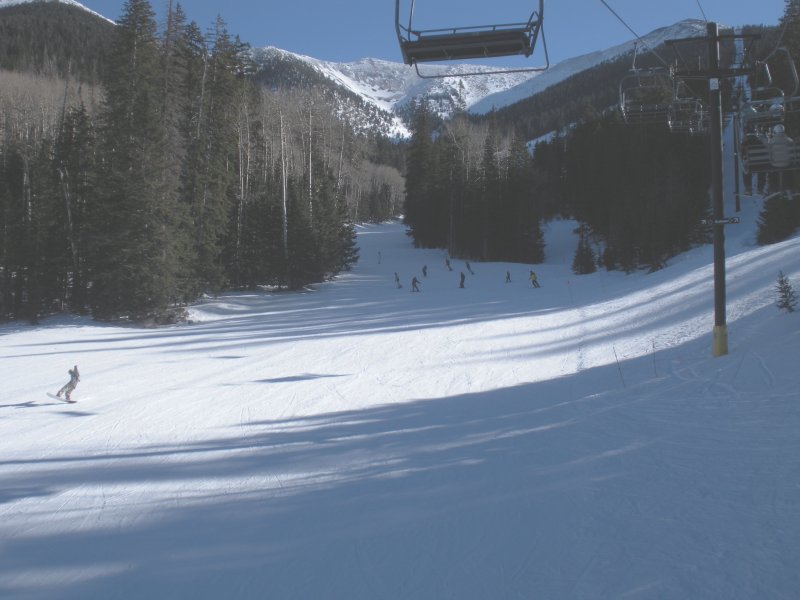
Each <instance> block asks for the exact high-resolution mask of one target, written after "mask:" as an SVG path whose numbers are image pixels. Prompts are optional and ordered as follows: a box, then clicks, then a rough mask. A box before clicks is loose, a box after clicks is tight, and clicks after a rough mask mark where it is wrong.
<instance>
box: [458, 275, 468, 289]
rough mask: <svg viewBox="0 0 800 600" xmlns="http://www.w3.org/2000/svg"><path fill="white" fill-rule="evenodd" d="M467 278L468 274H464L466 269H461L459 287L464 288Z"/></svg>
mask: <svg viewBox="0 0 800 600" xmlns="http://www.w3.org/2000/svg"><path fill="white" fill-rule="evenodd" d="M466 278H467V276H466V275H464V271H461V281H459V282H458V287H460V288H463V287H464V280H465V279H466Z"/></svg>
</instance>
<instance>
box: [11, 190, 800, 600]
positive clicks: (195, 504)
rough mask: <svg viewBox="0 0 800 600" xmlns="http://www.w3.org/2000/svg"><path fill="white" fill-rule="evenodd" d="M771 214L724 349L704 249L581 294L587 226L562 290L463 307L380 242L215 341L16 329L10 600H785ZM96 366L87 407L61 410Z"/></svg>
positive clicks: (463, 293)
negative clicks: (70, 388) (577, 262)
mask: <svg viewBox="0 0 800 600" xmlns="http://www.w3.org/2000/svg"><path fill="white" fill-rule="evenodd" d="M757 208H758V201H757V200H752V201H748V202H747V203H746V206H745V210H744V212H743V213H742V215H741V216H742V224H740V225H737V226H735V227H734V228H731V229H730V230H729V236H728V254H729V261H728V269H729V290H728V291H729V295H728V308H729V321H730V333H731V354H730V355H729V356H726V357H722V358H719V359H712V358H710V339H711V335H710V330H711V325H712V322H713V318H712V317H711V312H712V305H713V301H712V291H711V286H712V283H711V282H712V279H713V275H712V267H711V251H710V249H709V248H706V247H703V248H699V249H697V250H694V251H692V252H690V253H688V254H686V255H683V256H681V257H679V258H678V259H676V260H674V261H673V262H672V263H671V264H670V265H669V266H668V267H667V268H666V269H663V270H662V271H659V272H658V273H655V274H652V275H644V274H641V273H639V274H634V275H631V276H624V275H622V274H620V273H607V272H602V273H595V274H594V275H590V276H586V277H574V276H573V275H572V274H571V272H570V269H569V262H570V260H571V256H572V251H573V249H574V243H575V240H574V238H573V237H572V233H571V227H572V225H571V224H570V223H553V224H551V226H550V229H549V232H548V248H549V249H550V252H549V255H548V256H549V258H548V261H547V263H546V264H545V265H542V266H541V267H540V268H537V271H538V272H539V276H540V277H539V278H540V280H541V281H542V284H543V285H542V288H541V289H538V290H532V289H530V286H529V285H528V284H527V281H526V276H527V268H526V267H524V266H520V265H511V264H503V263H484V264H473V265H472V266H473V268H474V270H475V275H474V276H469V277H468V279H467V286H466V288H465V289H463V290H460V289H458V287H457V279H456V277H457V274H458V270H461V269H464V265H463V263H460V262H459V263H456V262H455V261H454V266H455V267H456V272H455V273H450V272H448V271H447V270H446V269H445V266H444V261H443V255H442V254H441V253H440V252H438V251H425V250H416V249H414V248H413V247H412V246H411V244H410V241H409V240H408V238H407V237H406V236H405V235H404V230H403V228H402V227H401V226H399V225H397V224H384V225H371V226H365V227H362V228H360V233H359V245H360V247H361V256H362V259H361V261H360V262H359V264H358V265H357V266H356V268H355V269H354V270H353V272H352V273H349V274H346V275H344V276H342V277H340V278H338V279H337V280H336V281H332V282H328V283H325V284H322V285H319V286H314V288H313V289H308V290H306V291H305V292H303V293H297V294H270V293H246V294H245V293H242V294H230V295H224V296H221V297H219V298H208V299H207V300H206V301H204V302H203V303H201V304H198V305H195V306H193V307H192V308H191V312H192V314H193V318H194V319H195V323H194V324H192V325H185V326H175V327H167V328H161V329H141V328H134V327H110V326H103V325H98V324H96V323H92V322H91V321H88V320H86V319H83V318H62V319H53V320H49V321H47V322H45V323H43V324H42V325H41V326H38V327H32V326H28V325H18V324H17V325H6V326H3V327H2V328H0V335H2V339H3V344H2V345H0V354H2V364H3V365H4V374H5V378H4V380H5V385H4V386H3V389H2V390H0V454H1V455H2V456H3V459H2V461H0V478H1V479H2V481H3V486H2V490H0V501H1V502H2V516H3V518H2V519H0V536H1V537H2V539H3V544H2V546H0V595H2V596H3V597H8V598H15V599H18V600H26V599H33V598H36V599H37V600H47V599H55V598H59V599H61V600H63V599H71V598H75V599H77V598H80V599H82V600H92V599H98V600H99V599H106V598H111V597H120V598H126V597H150V598H157V597H173V598H194V599H205V598H208V599H214V600H216V599H218V598H223V597H224V598H238V599H248V598H253V599H255V598H264V597H265V596H268V597H275V598H282V599H286V600H291V599H298V600H299V599H304V598H349V599H352V600H357V599H364V600H367V599H373V598H377V597H380V598H397V599H401V598H412V597H413V598H419V599H423V600H424V599H434V598H436V599H439V598H445V597H454V598H459V599H462V600H469V599H476V600H479V599H480V600H483V599H485V598H497V599H506V598H508V599H510V598H520V597H523V598H531V597H535V598H576V599H577V598H592V599H595V600H602V599H612V598H613V599H616V598H624V597H640V598H647V597H658V598H663V599H665V600H684V599H685V598H726V599H727V600H751V599H752V598H788V597H791V596H792V594H793V593H794V591H795V590H797V589H798V587H800V575H799V574H798V570H797V569H796V565H797V563H798V560H800V548H799V547H798V544H797V541H796V540H797V539H798V535H800V518H799V517H798V513H797V510H796V507H797V506H798V502H800V495H799V494H800V490H799V489H798V487H797V485H796V473H797V472H798V468H800V464H799V463H798V456H800V404H798V395H797V389H798V386H799V385H800V379H799V378H798V374H797V370H796V369H795V368H794V364H795V362H796V360H795V353H796V349H797V347H798V342H800V339H799V338H798V335H800V322H798V317H797V315H798V314H800V313H794V314H786V313H781V312H779V311H778V310H777V309H776V308H775V306H774V302H775V294H774V284H775V279H776V277H777V273H778V271H779V270H783V271H784V273H786V274H787V275H788V276H789V277H790V279H791V280H792V281H793V282H794V284H795V287H797V285H798V282H800V262H799V261H798V257H799V256H800V252H798V251H799V250H800V238H797V237H795V238H793V239H791V240H788V241H786V242H783V243H781V244H777V245H775V246H771V247H767V248H755V247H753V246H752V237H753V235H754V221H755V215H756V213H757ZM379 252H380V260H379V258H378V256H379V255H378V253H379ZM422 265H428V269H429V270H428V277H427V278H424V277H422V275H421V274H420V269H421V267H422ZM506 270H509V271H511V274H512V277H513V281H512V283H510V284H506V283H503V280H504V275H505V272H506ZM394 272H397V273H398V274H399V275H400V276H401V280H402V282H403V284H404V287H403V288H402V289H396V288H395V286H394V282H393V275H394ZM414 274H416V275H417V276H418V277H419V278H420V279H421V280H422V284H421V287H422V292H421V293H419V294H412V293H409V280H410V278H411V276H412V275H414ZM76 363H77V364H78V365H79V366H80V369H81V372H82V380H81V382H80V384H79V385H78V389H77V391H76V398H77V399H78V403H77V404H74V405H67V404H63V403H61V402H59V401H57V400H52V399H49V398H48V397H47V396H46V395H45V392H47V391H51V392H52V391H55V390H56V389H57V388H58V387H59V386H60V385H61V384H62V383H64V382H65V381H66V371H67V369H68V368H70V367H72V365H74V364H76Z"/></svg>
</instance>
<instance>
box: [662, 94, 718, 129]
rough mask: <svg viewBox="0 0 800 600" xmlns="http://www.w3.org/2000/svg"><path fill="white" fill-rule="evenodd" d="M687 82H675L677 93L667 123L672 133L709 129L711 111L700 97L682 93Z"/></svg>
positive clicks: (670, 107)
mask: <svg viewBox="0 0 800 600" xmlns="http://www.w3.org/2000/svg"><path fill="white" fill-rule="evenodd" d="M685 87H686V85H685V82H683V81H677V82H676V83H675V95H674V97H673V99H672V102H671V103H670V105H669V114H668V116H667V125H668V126H669V130H670V132H672V133H688V134H690V135H695V134H702V133H706V132H707V131H708V125H709V112H708V110H706V107H705V105H704V104H703V102H702V101H701V100H700V99H699V98H694V97H692V96H689V95H682V94H681V93H680V90H681V89H683V88H685Z"/></svg>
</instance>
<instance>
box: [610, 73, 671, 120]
mask: <svg viewBox="0 0 800 600" xmlns="http://www.w3.org/2000/svg"><path fill="white" fill-rule="evenodd" d="M672 100H673V94H672V76H671V74H670V73H669V71H667V70H665V69H659V68H653V69H633V70H632V72H631V73H630V74H628V75H626V76H625V77H624V78H623V79H622V81H621V82H620V86H619V106H620V111H621V112H622V118H623V119H624V120H625V123H627V124H629V125H633V124H663V125H666V124H668V120H669V112H670V106H671V103H672Z"/></svg>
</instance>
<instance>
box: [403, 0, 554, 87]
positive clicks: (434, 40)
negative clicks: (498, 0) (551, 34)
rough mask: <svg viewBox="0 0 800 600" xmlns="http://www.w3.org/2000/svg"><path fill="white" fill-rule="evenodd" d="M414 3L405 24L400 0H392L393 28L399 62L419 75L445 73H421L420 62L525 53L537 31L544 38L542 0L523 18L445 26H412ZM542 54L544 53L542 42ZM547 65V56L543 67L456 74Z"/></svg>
mask: <svg viewBox="0 0 800 600" xmlns="http://www.w3.org/2000/svg"><path fill="white" fill-rule="evenodd" d="M414 3H415V0H411V11H410V14H409V18H408V25H407V26H405V25H403V24H402V23H401V22H400V0H395V29H396V30H397V38H398V41H399V42H400V51H401V52H402V54H403V62H404V63H406V64H407V65H413V66H414V67H415V68H416V70H417V74H418V75H419V76H420V77H424V78H431V77H447V76H448V75H422V74H421V73H420V71H419V64H420V63H426V62H442V61H453V60H469V59H479V58H497V57H502V56H525V57H528V56H530V55H531V54H533V50H534V48H535V46H536V41H537V38H538V37H539V33H540V32H542V39H544V33H543V31H542V23H543V15H544V0H539V10H538V11H536V10H534V11H533V12H532V13H531V16H530V18H529V19H528V20H527V21H525V22H520V23H504V24H498V25H479V26H471V27H452V28H447V29H415V28H414V25H413V22H412V21H413V16H414ZM543 43H544V42H543ZM545 56H546V57H547V48H546V46H545ZM548 66H549V58H547V64H546V65H545V66H543V67H532V68H521V69H501V70H490V71H478V72H475V73H460V74H459V76H464V75H487V74H490V73H514V72H524V71H542V70H545V69H547V68H548Z"/></svg>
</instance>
